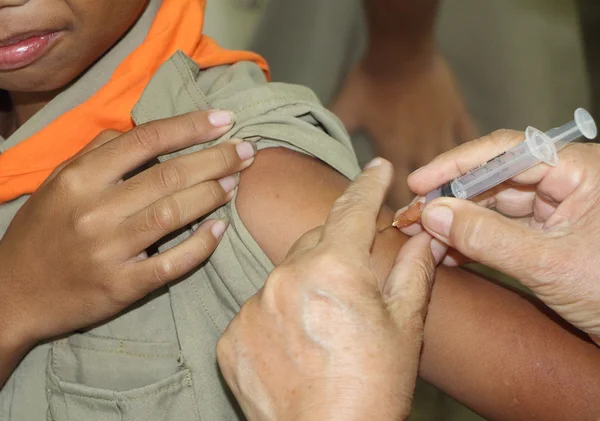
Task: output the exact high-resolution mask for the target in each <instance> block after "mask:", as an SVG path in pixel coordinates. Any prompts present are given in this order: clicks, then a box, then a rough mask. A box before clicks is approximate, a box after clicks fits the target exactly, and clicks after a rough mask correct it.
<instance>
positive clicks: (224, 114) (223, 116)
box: [208, 110, 233, 127]
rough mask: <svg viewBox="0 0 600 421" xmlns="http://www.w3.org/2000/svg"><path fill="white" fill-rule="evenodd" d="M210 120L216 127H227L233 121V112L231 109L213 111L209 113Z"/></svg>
mask: <svg viewBox="0 0 600 421" xmlns="http://www.w3.org/2000/svg"><path fill="white" fill-rule="evenodd" d="M208 121H209V122H210V124H212V125H213V126H215V127H225V126H229V125H231V124H232V123H233V114H231V113H230V112H229V111H220V110H219V111H213V112H211V113H210V114H209V115H208Z"/></svg>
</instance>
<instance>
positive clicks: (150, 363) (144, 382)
mask: <svg viewBox="0 0 600 421" xmlns="http://www.w3.org/2000/svg"><path fill="white" fill-rule="evenodd" d="M46 382H47V390H46V392H47V394H48V405H49V406H48V417H47V418H48V419H49V420H51V421H100V420H102V421H134V420H135V421H137V420H143V421H159V420H160V421H163V420H170V421H179V420H181V421H184V420H185V421H193V420H197V421H199V420H200V417H199V415H198V409H197V406H196V399H195V396H194V387H193V380H192V374H191V371H190V370H189V369H188V368H187V367H186V366H185V364H184V363H183V361H182V359H181V353H180V351H179V346H178V344H176V343H168V342H136V341H129V340H121V339H113V338H103V337H96V336H90V335H73V336H71V337H69V338H67V339H64V340H60V341H56V342H54V344H53V346H52V350H51V352H50V353H49V358H48V371H47V378H46Z"/></svg>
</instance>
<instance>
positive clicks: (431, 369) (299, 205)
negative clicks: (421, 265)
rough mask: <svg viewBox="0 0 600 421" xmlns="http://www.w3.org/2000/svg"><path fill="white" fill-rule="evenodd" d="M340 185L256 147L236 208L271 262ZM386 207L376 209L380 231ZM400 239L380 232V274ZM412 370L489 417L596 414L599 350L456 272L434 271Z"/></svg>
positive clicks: (302, 159)
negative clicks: (419, 357)
mask: <svg viewBox="0 0 600 421" xmlns="http://www.w3.org/2000/svg"><path fill="white" fill-rule="evenodd" d="M347 186H348V181H347V180H346V179H345V178H344V177H342V176H341V175H339V174H338V173H336V172H335V171H333V170H331V169H330V168H329V167H327V166H326V165H324V164H323V163H321V162H320V161H318V160H315V159H312V158H310V157H307V156H304V155H301V154H298V153H295V152H291V151H286V150H281V149H268V150H264V151H261V152H259V154H258V155H257V158H256V161H255V163H254V164H253V166H252V167H251V168H250V169H248V170H246V171H245V172H244V173H243V174H242V180H241V184H240V191H239V195H238V198H237V204H238V209H239V212H240V215H241V217H242V219H243V220H244V221H245V223H246V225H247V226H248V228H249V230H250V232H251V233H252V235H253V236H254V238H255V239H256V240H257V241H258V243H259V244H260V246H261V247H262V248H263V249H264V250H265V251H266V252H267V254H268V255H269V257H270V258H271V260H272V261H273V262H274V263H276V264H277V263H280V262H281V261H282V260H283V259H284V258H285V256H286V255H287V252H288V250H289V249H290V247H291V246H292V244H293V243H294V242H295V241H296V240H297V239H298V238H299V237H300V236H302V235H303V234H304V233H305V232H307V231H309V230H311V229H313V228H314V227H316V226H319V225H321V224H323V222H324V220H325V218H326V216H327V214H328V213H329V211H330V209H331V206H332V205H333V202H334V201H335V200H336V199H337V198H338V197H339V196H340V195H341V194H342V192H343V191H344V190H345V188H346V187H347ZM392 218H393V212H391V211H389V210H384V211H383V212H382V214H381V216H380V227H383V226H385V225H387V224H389V223H390V221H391V220H392ZM405 241H406V237H405V236H404V235H402V234H401V233H399V232H397V231H395V230H387V231H385V232H384V233H382V234H381V235H379V238H378V239H377V240H376V242H375V245H374V249H373V256H374V257H373V260H372V265H373V268H374V270H375V272H376V274H377V275H378V276H379V277H380V279H385V278H386V277H387V275H388V272H389V270H390V268H391V266H392V263H393V260H394V258H395V256H396V255H397V253H398V250H399V248H400V247H401V245H402V244H404V242H405ZM420 375H421V376H422V377H423V378H425V379H426V380H428V381H430V382H431V383H433V384H434V385H436V386H438V387H440V388H441V389H442V390H444V391H445V392H447V393H448V394H450V395H451V396H453V397H454V398H456V399H458V400H459V401H461V402H462V403H464V404H466V405H467V406H469V407H470V408H472V409H474V410H475V411H477V412H479V413H480V414H482V415H484V416H485V417H487V418H489V419H494V420H519V419H543V420H564V419H596V418H597V417H598V415H599V414H600V352H599V351H598V349H597V347H596V346H595V345H594V344H591V343H589V342H586V341H585V340H582V339H581V338H580V337H578V336H576V335H574V334H573V333H572V332H570V331H569V330H566V329H565V328H564V327H563V326H561V325H560V324H558V323H556V322H555V321H554V320H553V319H552V318H551V317H548V316H547V315H546V314H545V313H544V312H542V311H540V309H539V308H538V307H537V306H536V305H535V304H532V303H531V302H530V301H529V300H527V299H525V298H523V297H521V296H519V295H517V294H515V293H513V292H511V291H509V290H506V289H504V288H502V287H500V286H497V285H495V284H493V283H491V282H488V281H486V280H484V279H482V278H480V277H478V276H476V275H474V274H471V273H469V272H466V271H464V270H461V269H448V268H440V269H439V270H438V274H437V278H436V283H435V286H434V289H433V295H432V298H431V304H430V306H429V314H428V318H427V323H426V326H425V341H424V348H423V355H422V363H421V368H420Z"/></svg>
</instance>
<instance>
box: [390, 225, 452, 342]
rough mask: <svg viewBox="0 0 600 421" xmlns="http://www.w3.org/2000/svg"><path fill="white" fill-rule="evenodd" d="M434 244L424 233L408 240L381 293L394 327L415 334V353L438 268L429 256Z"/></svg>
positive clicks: (433, 240)
mask: <svg viewBox="0 0 600 421" xmlns="http://www.w3.org/2000/svg"><path fill="white" fill-rule="evenodd" d="M435 241H436V240H435V239H432V238H431V236H430V235H429V234H428V233H426V232H423V233H421V234H418V235H416V236H414V237H412V238H411V239H409V240H408V241H407V242H406V243H405V244H404V246H403V247H402V249H401V250H400V252H399V253H398V257H397V258H396V262H395V264H394V267H393V268H392V271H391V272H390V276H389V277H388V279H387V281H386V283H385V285H384V286H383V290H382V295H383V300H384V302H385V303H386V305H387V308H388V309H389V311H390V313H391V315H392V318H393V319H394V321H395V322H396V325H397V326H398V327H399V328H400V329H402V330H403V331H405V332H407V333H409V334H412V333H414V334H415V335H414V339H415V341H416V342H415V345H418V349H420V346H421V345H420V344H421V339H422V337H423V335H422V333H423V327H424V324H425V315H426V314H427V306H428V304H429V298H430V296H431V287H432V285H433V277H434V274H435V268H436V264H437V262H436V259H435V258H434V255H433V253H432V247H433V246H434V243H432V242H435ZM440 257H441V256H440Z"/></svg>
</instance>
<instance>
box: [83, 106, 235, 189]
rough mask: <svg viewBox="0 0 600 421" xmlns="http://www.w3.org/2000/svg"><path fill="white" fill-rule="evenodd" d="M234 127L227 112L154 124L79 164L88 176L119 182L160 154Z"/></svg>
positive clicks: (201, 113)
mask: <svg viewBox="0 0 600 421" xmlns="http://www.w3.org/2000/svg"><path fill="white" fill-rule="evenodd" d="M227 115H228V116H229V117H227ZM232 124H233V115H232V114H231V113H229V112H228V111H196V112H192V113H188V114H183V115H180V116H176V117H172V118H166V119H162V120H156V121H152V122H150V123H146V124H142V125H140V126H137V127H135V128H133V129H132V130H130V131H129V132H127V133H125V134H123V135H121V136H119V137H117V138H116V139H114V140H112V141H110V142H107V143H105V144H103V145H101V146H99V147H97V148H95V149H93V150H91V151H89V152H88V153H86V154H85V155H83V156H82V157H81V158H79V160H78V161H79V162H78V165H82V166H89V168H91V170H90V171H89V173H91V174H94V178H96V179H98V181H100V182H104V183H106V184H109V183H116V182H117V181H119V180H120V179H121V178H122V177H123V176H124V175H125V174H127V173H129V172H131V171H133V170H135V169H136V168H139V167H140V166H142V165H144V164H145V163H147V162H149V161H151V160H152V159H154V158H157V157H158V156H160V155H164V154H167V153H170V152H175V151H178V150H181V149H185V148H188V147H190V146H192V145H195V144H199V143H204V142H209V141H212V140H215V139H217V138H218V137H220V136H222V135H223V134H225V133H226V132H227V131H228V130H229V129H230V128H231V126H232Z"/></svg>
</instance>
